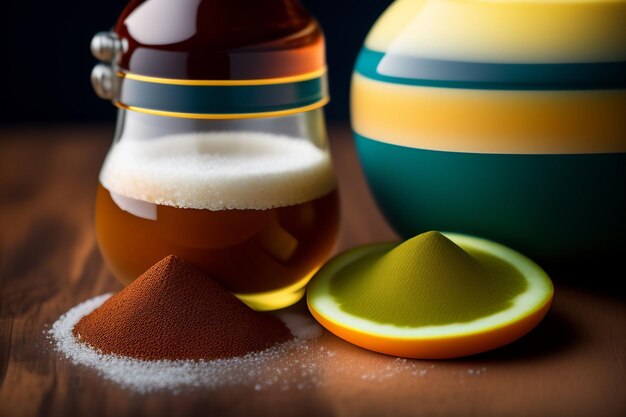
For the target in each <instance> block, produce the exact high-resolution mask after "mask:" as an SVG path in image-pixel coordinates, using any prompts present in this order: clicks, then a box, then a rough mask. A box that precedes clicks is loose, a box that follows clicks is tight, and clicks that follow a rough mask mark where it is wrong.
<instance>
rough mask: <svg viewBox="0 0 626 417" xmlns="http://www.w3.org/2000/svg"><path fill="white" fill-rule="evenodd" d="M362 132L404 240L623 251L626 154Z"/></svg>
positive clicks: (367, 158)
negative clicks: (465, 144)
mask: <svg viewBox="0 0 626 417" xmlns="http://www.w3.org/2000/svg"><path fill="white" fill-rule="evenodd" d="M355 138H356V145H357V150H358V153H359V157H360V159H361V164H362V166H363V169H364V172H365V174H366V177H367V180H368V183H369V185H370V188H371V190H372V192H373V194H374V196H375V197H376V200H377V202H378V204H379V206H380V208H381V210H382V211H383V213H384V214H385V216H386V218H387V220H388V221H389V222H390V224H391V225H392V226H393V227H394V228H395V229H396V230H397V231H398V232H399V233H400V234H401V235H402V236H403V237H405V238H408V237H411V236H414V235H416V234H418V233H421V232H423V231H426V230H441V231H454V232H461V233H468V234H473V235H477V236H482V237H486V238H489V239H493V240H496V241H499V242H502V243H505V244H508V245H510V246H512V247H514V248H516V249H518V250H520V251H522V252H523V253H525V254H527V255H529V256H532V257H536V258H537V259H540V260H541V259H550V260H560V259H573V258H574V257H576V256H593V255H596V254H597V255H599V256H601V255H602V254H606V253H613V252H615V251H617V253H619V254H622V255H626V247H625V245H624V242H625V240H624V236H626V216H625V213H626V153H610V154H547V155H543V154H518V155H515V154H480V153H462V152H444V151H431V150H423V149H415V148H409V147H403V146H398V145H392V144H388V143H384V142H379V141H376V140H372V139H368V138H365V137H363V136H361V135H359V134H355Z"/></svg>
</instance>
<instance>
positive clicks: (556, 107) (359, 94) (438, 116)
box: [351, 74, 626, 154]
mask: <svg viewBox="0 0 626 417" xmlns="http://www.w3.org/2000/svg"><path fill="white" fill-rule="evenodd" d="M352 83H353V84H352V104H351V106H352V124H353V127H354V130H355V131H356V132H357V133H359V134H361V135H363V136H366V137H369V138H374V139H376V140H379V141H383V142H387V143H392V144H396V145H401V146H408V147H413V148H421V149H430V150H443V151H451V152H475V153H509V154H582V153H617V152H626V121H625V119H624V114H626V90H580V91H509V90H467V89H453V88H433V87H421V86H408V85H399V84H392V83H387V82H380V81H374V80H371V79H369V78H366V77H363V76H362V75H359V74H354V76H353V80H352Z"/></svg>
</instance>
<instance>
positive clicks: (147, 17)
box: [92, 0, 328, 119]
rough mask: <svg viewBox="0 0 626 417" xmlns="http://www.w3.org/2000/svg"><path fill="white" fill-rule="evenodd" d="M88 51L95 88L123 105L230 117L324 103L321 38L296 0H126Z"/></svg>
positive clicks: (152, 111)
mask: <svg viewBox="0 0 626 417" xmlns="http://www.w3.org/2000/svg"><path fill="white" fill-rule="evenodd" d="M92 51H93V52H94V55H96V57H97V58H99V59H101V60H102V61H105V64H100V65H99V66H97V67H96V68H95V69H94V73H93V74H92V81H93V82H94V87H95V88H96V91H97V92H98V93H99V95H101V96H102V97H104V98H108V99H111V100H112V101H113V102H114V104H115V105H116V106H118V107H120V108H125V109H128V110H133V111H138V112H143V113H149V114H155V115H164V116H173V117H185V118H201V119H233V118H251V117H271V116H281V115H287V114H293V113H298V112H302V111H308V110H312V109H315V108H319V107H322V106H323V105H325V104H326V103H327V102H328V87H327V79H326V62H325V51H324V37H323V34H322V31H321V29H320V27H319V25H318V24H317V22H316V21H315V20H314V19H313V18H312V17H311V16H310V15H309V14H308V13H307V12H306V11H305V10H304V8H303V7H302V6H301V5H300V4H299V2H298V1H297V0H286V1H285V0H266V1H263V2H250V1H247V0H222V1H209V0H184V1H172V0H144V1H132V2H131V3H130V4H129V5H128V6H127V7H126V9H125V10H124V11H123V12H122V14H121V16H120V18H119V20H118V22H117V25H116V27H115V30H114V31H113V32H105V33H100V34H98V35H96V36H95V37H94V40H93V41H92Z"/></svg>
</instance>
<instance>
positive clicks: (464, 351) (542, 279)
mask: <svg viewBox="0 0 626 417" xmlns="http://www.w3.org/2000/svg"><path fill="white" fill-rule="evenodd" d="M443 234H444V236H446V237H447V238H448V239H450V240H452V241H453V242H454V243H455V244H457V245H458V246H460V247H461V248H463V249H464V250H475V251H482V252H485V253H487V254H489V255H491V256H494V257H497V258H499V259H500V260H502V261H504V262H507V263H508V264H509V265H511V266H512V267H514V268H516V269H517V270H518V271H519V272H520V274H521V275H522V276H523V277H524V278H525V280H526V283H527V288H526V290H525V291H524V292H522V293H521V294H519V295H518V296H516V297H515V298H514V299H513V300H512V301H511V306H510V307H509V308H507V309H505V310H503V311H500V312H497V313H495V314H492V315H489V316H486V317H482V318H480V319H477V320H473V321H469V322H464V323H452V324H446V325H433V326H421V327H407V326H394V325H391V324H383V323H377V322H374V321H371V320H368V319H365V318H362V317H359V316H356V315H353V314H350V313H347V312H346V311H344V310H342V309H341V306H340V304H339V303H338V302H337V301H336V300H335V299H334V297H333V296H332V294H331V292H330V283H331V281H332V279H333V278H334V277H335V276H336V275H337V273H338V272H339V271H340V270H341V269H342V268H344V267H345V266H347V265H349V264H351V263H352V262H354V261H356V260H358V259H360V258H362V257H365V256H374V255H380V254H383V253H386V252H388V251H389V250H391V249H392V248H393V247H395V246H396V245H397V244H395V243H383V244H374V245H367V246H363V247H360V248H356V249H353V250H350V251H347V252H345V253H343V254H340V255H338V256H337V257H335V258H334V259H332V260H331V261H330V262H328V263H327V264H326V265H324V267H323V268H322V269H321V270H320V271H319V272H318V273H317V274H316V276H315V277H314V278H313V280H312V281H311V283H310V284H309V288H308V290H307V303H308V306H309V310H310V311H311V313H312V314H313V316H314V317H315V318H316V319H317V320H318V321H319V322H320V323H321V324H322V325H323V326H324V327H325V328H326V329H328V330H329V331H331V332H332V333H334V334H335V335H337V336H339V337H341V338H342V339H344V340H346V341H348V342H351V343H353V344H355V345H357V346H361V347H363V348H366V349H369V350H373V351H376V352H380V353H386V354H389V355H394V356H402V357H411V358H424V359H443V358H453V357H460V356H467V355H472V354H476V353H480V352H485V351H488V350H491V349H495V348H497V347H500V346H503V345H505V344H508V343H510V342H512V341H514V340H516V339H518V338H520V337H522V336H523V335H525V334H526V333H528V332H529V331H530V330H532V329H533V328H534V327H535V326H536V325H537V324H538V323H539V322H540V321H541V320H542V319H543V317H544V316H545V314H546V313H547V311H548V309H549V308H550V304H551V302H552V297H553V293H554V287H553V285H552V282H551V281H550V278H549V277H548V275H547V274H546V273H545V272H544V271H543V269H541V268H540V267H539V266H538V265H537V264H535V263H534V262H533V261H531V260H530V259H528V258H527V257H525V256H524V255H522V254H520V253H518V252H516V251H514V250H512V249H510V248H507V247H506V246H503V245H501V244H498V243H495V242H492V241H489V240H486V239H481V238H477V237H472V236H467V235H462V234H456V233H443ZM441 302H442V303H445V300H441Z"/></svg>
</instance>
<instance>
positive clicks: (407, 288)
mask: <svg viewBox="0 0 626 417" xmlns="http://www.w3.org/2000/svg"><path fill="white" fill-rule="evenodd" d="M526 286H527V283H526V281H525V279H524V277H523V276H522V275H521V274H520V273H519V271H517V270H516V269H515V268H514V267H512V266H510V265H509V264H507V263H505V262H503V261H501V260H499V259H498V258H496V257H494V256H491V255H489V254H487V253H483V252H478V251H472V253H468V252H466V251H465V250H463V249H462V248H461V247H459V246H457V245H456V244H455V243H454V242H452V241H451V240H449V239H448V238H447V237H445V236H443V235H442V234H441V233H438V232H427V233H423V234H421V235H419V236H416V237H414V238H412V239H410V240H408V241H406V242H404V243H402V244H400V245H398V246H396V247H395V248H394V249H393V250H391V251H389V252H387V253H384V254H382V255H378V256H369V257H364V258H362V259H360V260H358V261H356V262H354V263H352V264H350V265H348V266H346V267H345V268H344V269H342V270H341V271H340V272H339V273H338V274H337V275H336V276H335V277H334V278H333V280H332V282H331V288H330V292H331V294H332V296H333V297H334V299H335V300H336V301H337V303H338V304H339V305H340V306H341V309H342V310H344V311H346V312H348V313H350V314H353V315H355V316H359V317H363V318H365V319H369V320H371V321H376V322H379V323H382V324H392V325H395V326H410V327H421V326H432V325H444V324H451V323H464V322H470V321H473V320H476V319H479V318H481V317H485V316H489V315H491V314H495V313H497V312H499V311H501V310H504V309H506V308H508V307H510V306H511V303H512V300H513V299H514V298H515V297H516V296H517V295H518V294H521V293H522V292H523V291H524V290H525V289H526Z"/></svg>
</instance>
